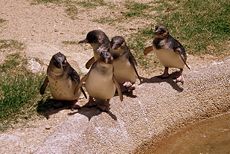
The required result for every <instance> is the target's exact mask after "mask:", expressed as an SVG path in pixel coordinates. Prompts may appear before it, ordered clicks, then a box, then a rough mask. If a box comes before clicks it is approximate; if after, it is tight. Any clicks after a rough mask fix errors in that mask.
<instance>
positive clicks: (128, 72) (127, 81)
mask: <svg viewBox="0 0 230 154" xmlns="http://www.w3.org/2000/svg"><path fill="white" fill-rule="evenodd" d="M110 47H111V48H110V53H111V54H112V55H113V58H114V60H113V66H114V76H115V78H116V79H117V81H118V83H119V84H120V85H122V86H123V87H124V88H125V89H126V90H128V91H129V90H134V89H135V87H134V86H133V85H134V83H135V82H136V79H137V78H138V79H139V80H140V76H139V74H138V72H137V69H136V66H137V62H136V60H135V58H134V56H133V55H132V53H131V52H130V50H129V47H128V46H127V45H126V42H125V39H124V38H123V37H122V36H115V37H113V38H112V39H111V42H110ZM140 81H141V80H140Z"/></svg>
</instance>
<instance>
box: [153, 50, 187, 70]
mask: <svg viewBox="0 0 230 154" xmlns="http://www.w3.org/2000/svg"><path fill="white" fill-rule="evenodd" d="M155 52H156V56H157V58H158V59H159V60H160V63H161V64H162V65H164V66H165V67H173V68H184V65H185V64H184V62H183V61H182V59H181V57H180V55H179V54H178V53H176V52H174V51H173V50H169V49H160V50H155Z"/></svg>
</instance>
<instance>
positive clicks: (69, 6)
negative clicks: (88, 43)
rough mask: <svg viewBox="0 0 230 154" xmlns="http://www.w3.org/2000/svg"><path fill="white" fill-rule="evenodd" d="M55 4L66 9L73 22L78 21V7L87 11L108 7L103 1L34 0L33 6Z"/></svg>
mask: <svg viewBox="0 0 230 154" xmlns="http://www.w3.org/2000/svg"><path fill="white" fill-rule="evenodd" d="M48 3H53V4H57V5H63V6H64V7H65V8H66V9H65V12H66V14H67V15H68V16H69V17H70V18H71V19H73V20H75V19H77V14H78V7H84V8H86V9H91V8H95V7H97V6H103V5H106V3H105V2H104V1H103V0H87V1H76V0H34V3H32V4H48Z"/></svg>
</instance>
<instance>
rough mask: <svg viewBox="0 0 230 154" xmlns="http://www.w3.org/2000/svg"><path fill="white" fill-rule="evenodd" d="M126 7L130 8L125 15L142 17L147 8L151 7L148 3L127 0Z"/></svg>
mask: <svg viewBox="0 0 230 154" xmlns="http://www.w3.org/2000/svg"><path fill="white" fill-rule="evenodd" d="M125 7H126V8H127V9H128V11H127V12H125V13H124V15H125V17H140V16H144V15H145V10H146V9H148V8H150V6H149V5H148V4H144V3H138V2H131V1H127V2H126V4H125Z"/></svg>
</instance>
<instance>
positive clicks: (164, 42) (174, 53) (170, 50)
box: [144, 25, 190, 84]
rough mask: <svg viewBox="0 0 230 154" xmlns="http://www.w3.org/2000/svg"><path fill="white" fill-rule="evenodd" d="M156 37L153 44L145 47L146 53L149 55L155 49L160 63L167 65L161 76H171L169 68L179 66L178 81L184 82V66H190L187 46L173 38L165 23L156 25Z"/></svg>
mask: <svg viewBox="0 0 230 154" xmlns="http://www.w3.org/2000/svg"><path fill="white" fill-rule="evenodd" d="M154 33H155V37H154V39H153V45H152V46H149V47H147V48H145V50H144V55H147V54H148V53H149V52H151V51H153V50H154V51H155V54H156V56H157V58H158V59H159V60H160V63H161V64H162V65H163V66H164V67H165V69H164V73H163V74H162V75H161V76H160V77H161V78H167V77H169V73H168V69H169V68H179V69H180V71H179V76H178V77H177V78H176V82H181V83H182V84H183V83H184V77H183V75H182V72H183V69H184V66H187V67H188V69H190V68H189V66H188V64H187V63H186V60H187V54H186V51H185V48H184V47H183V46H182V45H181V43H180V42H179V41H178V40H176V39H175V38H173V37H172V36H171V35H170V34H169V31H168V29H167V28H166V27H165V26H163V25H158V26H156V27H155V31H154Z"/></svg>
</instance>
